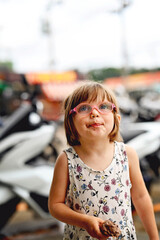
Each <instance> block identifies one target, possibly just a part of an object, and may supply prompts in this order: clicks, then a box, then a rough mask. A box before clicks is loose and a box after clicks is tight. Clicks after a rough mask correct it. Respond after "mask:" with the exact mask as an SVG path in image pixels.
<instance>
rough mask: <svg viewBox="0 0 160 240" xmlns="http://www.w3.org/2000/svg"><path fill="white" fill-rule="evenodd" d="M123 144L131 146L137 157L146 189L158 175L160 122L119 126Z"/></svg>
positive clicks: (159, 167) (159, 166) (159, 169)
mask: <svg viewBox="0 0 160 240" xmlns="http://www.w3.org/2000/svg"><path fill="white" fill-rule="evenodd" d="M121 133H122V136H123V139H124V142H125V143H127V144H128V145H130V146H132V147H133V148H134V149H135V150H136V152H137V154H138V157H139V160H140V167H141V171H142V174H143V178H144V181H145V184H146V187H147V189H148V190H149V191H150V187H151V184H152V182H153V181H154V180H155V179H157V178H159V174H160V122H135V123H134V122H133V123H125V126H123V125H122V126H121Z"/></svg>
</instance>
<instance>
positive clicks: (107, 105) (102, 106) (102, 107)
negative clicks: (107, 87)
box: [99, 103, 109, 110]
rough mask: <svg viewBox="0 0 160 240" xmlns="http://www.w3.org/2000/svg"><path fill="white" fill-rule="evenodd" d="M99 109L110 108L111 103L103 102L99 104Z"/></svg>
mask: <svg viewBox="0 0 160 240" xmlns="http://www.w3.org/2000/svg"><path fill="white" fill-rule="evenodd" d="M99 109H101V110H106V109H109V104H108V103H102V104H101V105H100V106H99Z"/></svg>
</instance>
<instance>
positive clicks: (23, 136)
mask: <svg viewBox="0 0 160 240" xmlns="http://www.w3.org/2000/svg"><path fill="white" fill-rule="evenodd" d="M40 107H41V105H39V102H38V101H37V99H36V97H35V96H34V97H33V96H32V97H31V98H30V101H28V100H27V101H26V100H25V101H22V103H21V105H20V107H19V108H18V109H17V110H16V111H15V112H13V114H12V115H10V116H8V117H6V118H5V119H3V120H2V124H1V126H0V196H1V197H0V229H2V228H3V227H4V226H5V225H6V223H7V222H8V220H9V218H10V217H11V216H12V214H13V213H14V212H15V209H16V205H17V204H18V203H19V202H20V201H21V200H24V201H25V202H26V203H27V204H28V206H29V207H30V208H32V209H33V210H34V211H35V212H36V213H37V214H38V215H39V216H40V217H42V218H47V219H48V218H51V216H50V214H49V212H48V207H47V206H48V205H47V201H48V194H49V188H50V184H51V180H52V176H53V168H54V164H53V163H51V162H50V161H47V160H46V159H45V158H44V154H43V152H44V150H45V148H46V147H47V146H48V145H52V143H53V139H54V136H55V133H56V130H57V128H58V123H57V122H54V121H51V122H48V121H45V120H44V119H42V117H41V115H40V114H39V110H40ZM52 148H53V154H55V155H56V156H55V157H57V152H56V149H54V146H53V145H52Z"/></svg>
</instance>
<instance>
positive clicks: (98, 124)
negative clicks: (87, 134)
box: [88, 123, 103, 127]
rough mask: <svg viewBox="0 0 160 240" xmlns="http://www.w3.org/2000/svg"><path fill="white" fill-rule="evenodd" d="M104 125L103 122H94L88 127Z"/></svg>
mask: <svg viewBox="0 0 160 240" xmlns="http://www.w3.org/2000/svg"><path fill="white" fill-rule="evenodd" d="M102 125H103V124H102V123H92V124H89V125H88V127H99V126H102Z"/></svg>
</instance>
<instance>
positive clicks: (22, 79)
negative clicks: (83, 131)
mask: <svg viewBox="0 0 160 240" xmlns="http://www.w3.org/2000/svg"><path fill="white" fill-rule="evenodd" d="M159 10H160V2H159V0H152V1H151V0H148V1H145V0H139V1H138V0H107V1H106V0H81V1H80V0H34V1H33V0H0V196H1V197H0V198H1V199H0V239H3V240H4V239H7V238H8V239H23V240H24V239H45V240H50V239H57V240H58V239H62V235H63V224H61V223H59V222H58V221H56V220H55V219H53V218H51V216H50V215H49V213H48V208H47V199H48V193H49V188H50V184H51V180H52V175H53V169H54V164H55V161H56V158H57V156H58V154H59V153H60V152H61V151H62V150H63V149H64V148H65V147H66V146H67V144H66V140H65V133H64V128H63V111H62V103H63V100H64V99H65V97H66V96H67V95H68V94H69V93H70V92H71V91H72V90H73V89H74V88H75V87H77V86H78V85H80V84H82V83H83V82H84V81H86V80H92V81H98V82H102V83H103V84H105V85H108V86H109V87H111V88H112V89H113V91H114V92H115V94H116V96H117V99H118V103H119V107H120V111H121V116H122V123H121V134H122V136H123V139H124V142H126V143H127V144H129V145H131V146H133V147H134V148H135V149H136V151H137V153H138V156H139V159H140V166H141V170H142V174H143V177H144V180H145V184H146V186H147V189H148V191H149V193H150V196H151V198H152V201H153V204H154V211H155V216H156V221H157V226H158V229H159V231H160V177H159V173H160V32H159V30H158V29H159V28H158V23H159V22H160V15H159ZM133 215H134V220H135V225H136V229H137V236H138V240H143V239H148V238H147V235H146V233H145V231H144V228H143V226H142V224H141V222H140V220H139V217H138V216H137V214H136V212H135V210H134V206H133ZM5 236H6V237H5Z"/></svg>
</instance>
